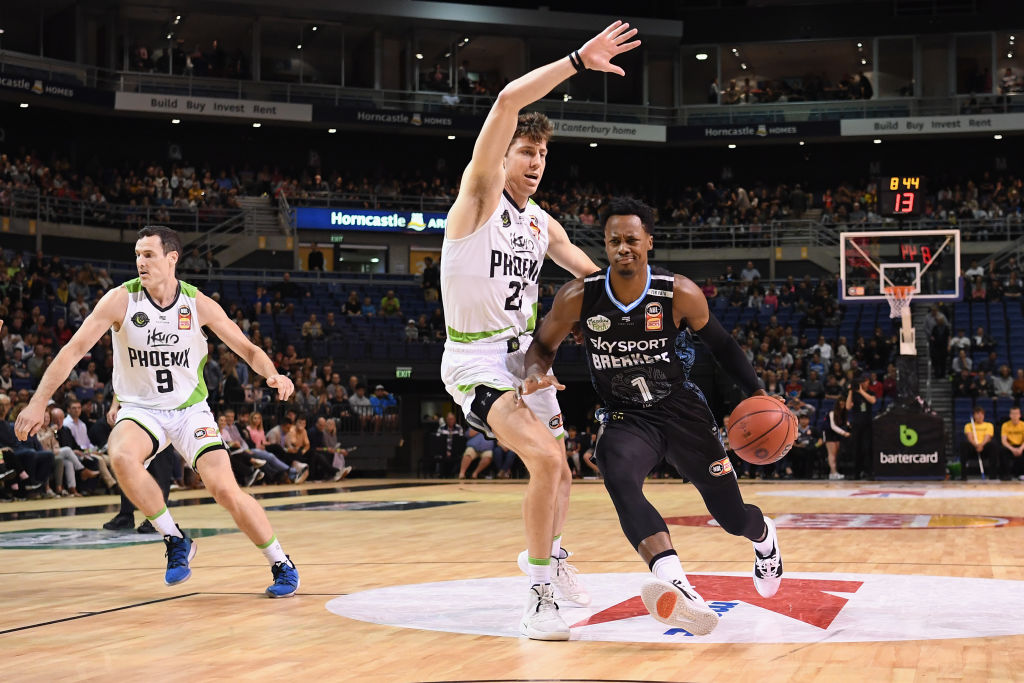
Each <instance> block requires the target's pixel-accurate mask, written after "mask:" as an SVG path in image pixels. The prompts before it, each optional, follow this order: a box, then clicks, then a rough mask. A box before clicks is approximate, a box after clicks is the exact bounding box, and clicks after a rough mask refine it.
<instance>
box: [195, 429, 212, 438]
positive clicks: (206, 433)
mask: <svg viewBox="0 0 1024 683" xmlns="http://www.w3.org/2000/svg"><path fill="white" fill-rule="evenodd" d="M192 436H194V437H196V438H197V439H211V438H213V437H215V436H217V428H216V427H200V428H199V429H197V430H196V431H195V433H194V434H193V435H192Z"/></svg>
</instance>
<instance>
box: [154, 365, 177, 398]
mask: <svg viewBox="0 0 1024 683" xmlns="http://www.w3.org/2000/svg"><path fill="white" fill-rule="evenodd" d="M156 390H157V391H158V392H160V393H161V394H169V393H171V392H172V391H174V378H173V377H171V371H170V370H157V371H156Z"/></svg>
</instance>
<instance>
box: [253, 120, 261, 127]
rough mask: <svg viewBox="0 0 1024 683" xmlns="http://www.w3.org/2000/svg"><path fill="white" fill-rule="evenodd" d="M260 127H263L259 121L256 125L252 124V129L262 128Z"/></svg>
mask: <svg viewBox="0 0 1024 683" xmlns="http://www.w3.org/2000/svg"><path fill="white" fill-rule="evenodd" d="M262 125H263V124H262V123H260V122H259V121H257V122H256V123H254V124H252V127H253V128H259V127H260V126H262Z"/></svg>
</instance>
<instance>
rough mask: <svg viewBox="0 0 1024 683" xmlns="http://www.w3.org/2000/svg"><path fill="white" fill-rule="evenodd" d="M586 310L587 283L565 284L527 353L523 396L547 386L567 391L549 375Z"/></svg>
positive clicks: (534, 336) (577, 280) (580, 281)
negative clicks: (558, 353) (567, 336)
mask: <svg viewBox="0 0 1024 683" xmlns="http://www.w3.org/2000/svg"><path fill="white" fill-rule="evenodd" d="M582 309H583V280H582V279H576V280H573V281H571V282H567V283H566V284H564V285H562V288H561V289H559V290H558V294H557V295H556V296H555V302H554V303H553V304H552V305H551V311H550V312H548V314H547V315H546V316H544V318H543V319H542V320H541V321H540V325H539V326H538V327H537V331H536V332H534V334H533V342H532V343H531V344H530V348H529V349H527V351H526V359H525V361H524V363H525V365H526V378H525V380H524V381H523V387H522V393H524V394H532V393H533V392H535V391H537V390H538V389H543V388H544V387H547V386H554V387H556V388H558V389H564V388H565V387H563V386H562V385H561V384H559V383H558V380H557V379H555V378H554V377H553V376H551V375H548V374H547V372H548V370H550V369H551V364H552V363H554V362H555V352H556V351H558V346H559V344H561V343H562V340H563V339H565V337H566V335H568V334H569V332H571V331H572V328H573V325H575V324H576V323H578V322H579V320H580V311H581V310H582Z"/></svg>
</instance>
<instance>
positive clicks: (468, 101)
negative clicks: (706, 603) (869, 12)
mask: <svg viewBox="0 0 1024 683" xmlns="http://www.w3.org/2000/svg"><path fill="white" fill-rule="evenodd" d="M0 73H3V74H10V75H23V76H27V77H30V76H34V77H37V78H39V77H45V78H47V79H53V80H59V81H63V82H68V83H80V84H82V85H87V86H89V87H94V88H99V89H103V90H111V91H121V92H138V93H163V94H176V95H188V96H201V97H222V98H230V99H253V100H269V101H276V102H295V103H308V104H327V105H333V106H336V107H344V108H352V109H371V110H373V109H380V110H395V111H407V112H419V113H426V112H431V113H444V112H453V113H460V114H469V115H479V116H483V115H484V114H486V112H487V110H488V109H490V107H491V104H492V103H493V102H494V96H492V95H470V94H458V95H452V94H450V93H446V92H437V91H426V90H383V89H381V90H376V89H371V88H352V87H343V86H340V85H321V84H300V83H285V82H278V81H251V80H240V79H228V78H205V77H203V78H198V77H195V76H191V75H171V74H158V73H152V72H136V71H128V70H125V71H113V70H106V69H100V68H97V67H94V66H88V65H82V64H78V63H75V62H64V61H61V60H54V59H49V58H43V57H38V56H34V55H28V54H24V53H18V52H11V51H9V50H0ZM534 108H536V109H537V110H539V111H543V112H544V113H546V114H548V115H549V116H552V117H554V118H569V119H572V118H578V119H589V120H599V121H610V122H623V123H648V124H659V125H690V126H701V125H721V124H749V123H782V122H797V121H823V120H839V119H848V118H872V117H902V116H954V115H967V114H988V113H1006V112H1015V111H1024V94H1020V93H1018V94H1011V95H996V94H991V93H988V94H981V95H978V94H974V95H956V96H948V97H933V98H915V97H878V98H874V99H870V100H810V101H793V102H769V103H751V104H736V105H727V104H698V105H685V106H681V107H655V106H647V105H640V104H635V105H634V104H618V103H609V102H591V101H583V100H576V99H571V98H570V99H566V98H565V97H564V96H563V95H561V94H556V95H554V96H552V97H549V98H547V99H544V100H541V101H539V102H538V103H536V105H534Z"/></svg>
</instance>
